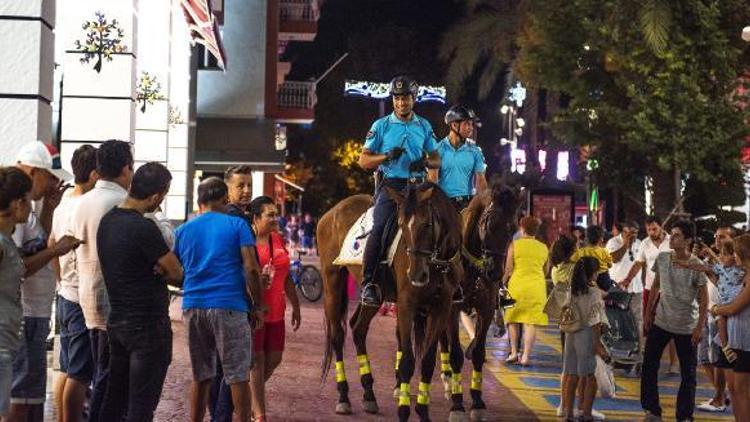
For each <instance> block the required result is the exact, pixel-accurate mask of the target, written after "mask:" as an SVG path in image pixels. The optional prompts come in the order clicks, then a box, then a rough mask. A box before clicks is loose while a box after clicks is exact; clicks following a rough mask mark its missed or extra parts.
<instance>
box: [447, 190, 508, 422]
mask: <svg viewBox="0 0 750 422" xmlns="http://www.w3.org/2000/svg"><path fill="white" fill-rule="evenodd" d="M518 198H519V193H518V191H516V190H515V189H512V188H509V187H507V186H506V185H505V184H504V183H502V182H500V183H495V184H493V187H492V189H490V190H487V191H485V192H484V193H482V194H481V195H477V196H476V197H474V198H473V199H472V201H471V202H470V203H469V206H468V207H467V208H466V210H465V211H464V212H463V223H464V224H463V241H462V253H461V255H462V258H463V266H464V272H465V277H464V278H463V280H462V283H461V287H462V289H463V292H464V302H463V304H456V305H454V306H453V312H452V315H451V320H450V322H449V325H448V329H447V332H446V333H445V334H443V335H442V336H441V338H440V344H441V354H440V360H441V371H442V378H443V382H444V385H445V386H446V396H447V395H448V394H447V391H451V394H450V398H451V400H452V401H453V404H452V408H451V410H452V411H463V409H464V407H463V387H462V383H461V382H462V380H461V368H462V366H463V360H464V355H463V352H462V350H461V344H460V342H459V338H458V324H459V312H460V311H464V312H466V313H467V314H468V313H471V312H472V311H476V330H475V337H474V339H473V340H472V341H471V343H470V344H469V347H467V349H466V357H468V358H469V359H470V360H471V361H472V363H473V365H474V369H473V371H472V374H471V389H470V394H471V398H472V406H471V414H470V416H471V420H472V421H476V420H484V417H485V409H486V405H485V403H484V401H483V400H482V366H483V365H484V362H485V346H486V342H487V330H488V329H489V327H490V325H491V323H492V319H493V317H494V315H495V310H496V309H497V299H498V289H499V284H500V279H501V278H502V274H503V264H504V263H505V253H506V250H507V248H508V245H509V244H510V242H511V240H512V237H513V233H514V232H515V222H516V214H517V211H518V207H519V204H520V201H519V199H518Z"/></svg>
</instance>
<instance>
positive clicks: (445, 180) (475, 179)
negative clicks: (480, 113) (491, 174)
mask: <svg viewBox="0 0 750 422" xmlns="http://www.w3.org/2000/svg"><path fill="white" fill-rule="evenodd" d="M476 122H477V116H476V114H475V113H474V111H473V110H471V109H470V108H468V107H464V106H462V105H454V106H453V107H451V108H450V109H449V110H448V112H447V113H445V124H446V125H448V128H449V129H450V132H448V136H446V137H445V138H443V140H442V141H440V143H438V152H439V154H440V169H439V170H435V171H439V174H438V177H437V180H438V185H439V186H440V188H441V189H442V190H443V192H445V194H446V195H448V197H449V198H450V199H451V201H453V204H454V205H455V206H456V209H457V210H458V211H459V212H460V211H461V210H463V209H464V208H466V206H467V205H469V201H471V198H472V197H473V196H474V195H475V194H479V193H481V192H482V191H484V190H485V189H487V179H486V178H485V175H484V173H485V170H486V168H487V164H485V162H484V154H482V149H481V148H479V146H477V144H476V143H475V142H474V141H472V140H471V139H469V137H470V136H472V135H473V133H474V128H475V126H476ZM433 177H434V176H433Z"/></svg>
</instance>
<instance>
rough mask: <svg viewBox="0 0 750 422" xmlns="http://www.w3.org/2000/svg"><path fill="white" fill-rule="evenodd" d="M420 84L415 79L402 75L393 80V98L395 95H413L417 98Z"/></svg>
mask: <svg viewBox="0 0 750 422" xmlns="http://www.w3.org/2000/svg"><path fill="white" fill-rule="evenodd" d="M418 91H419V84H417V81H415V80H414V79H412V78H410V77H408V76H405V75H400V76H396V77H395V78H393V80H391V96H393V95H411V96H413V97H414V98H417V92H418Z"/></svg>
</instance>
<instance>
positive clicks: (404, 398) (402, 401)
mask: <svg viewBox="0 0 750 422" xmlns="http://www.w3.org/2000/svg"><path fill="white" fill-rule="evenodd" d="M410 396H411V390H410V389H409V383H407V382H402V383H401V392H400V393H399V395H398V405H399V406H411V397H410Z"/></svg>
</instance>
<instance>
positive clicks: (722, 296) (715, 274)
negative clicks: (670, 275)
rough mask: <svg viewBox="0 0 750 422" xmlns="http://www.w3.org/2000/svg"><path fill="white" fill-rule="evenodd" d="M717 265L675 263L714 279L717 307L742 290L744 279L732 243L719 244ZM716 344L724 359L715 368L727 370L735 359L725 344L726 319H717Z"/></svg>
mask: <svg viewBox="0 0 750 422" xmlns="http://www.w3.org/2000/svg"><path fill="white" fill-rule="evenodd" d="M717 261H718V263H716V264H713V265H701V264H688V263H687V262H675V265H677V266H680V267H683V268H688V269H691V270H693V271H701V272H703V273H706V274H707V275H708V276H709V277H711V278H713V279H716V286H717V288H718V289H719V302H718V303H717V305H727V304H729V303H730V302H731V301H732V300H733V299H734V298H735V297H737V295H738V294H739V292H740V291H741V290H742V287H743V284H742V279H743V278H744V277H745V272H744V270H743V269H742V267H741V266H738V265H737V263H736V262H735V259H734V241H733V240H731V239H729V240H725V241H723V242H721V250H720V251H719V256H718V257H717ZM717 325H718V331H719V333H718V337H719V339H718V342H716V341H715V339H712V341H715V342H716V343H718V345H719V347H721V350H722V351H723V352H724V359H722V358H721V357H720V358H719V362H718V363H717V366H718V367H720V368H725V369H729V368H731V364H732V363H733V362H734V360H735V359H737V355H736V354H735V352H734V351H733V350H732V349H730V348H729V347H728V346H727V344H728V341H729V335H728V334H727V318H726V317H723V316H722V317H718V318H717Z"/></svg>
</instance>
